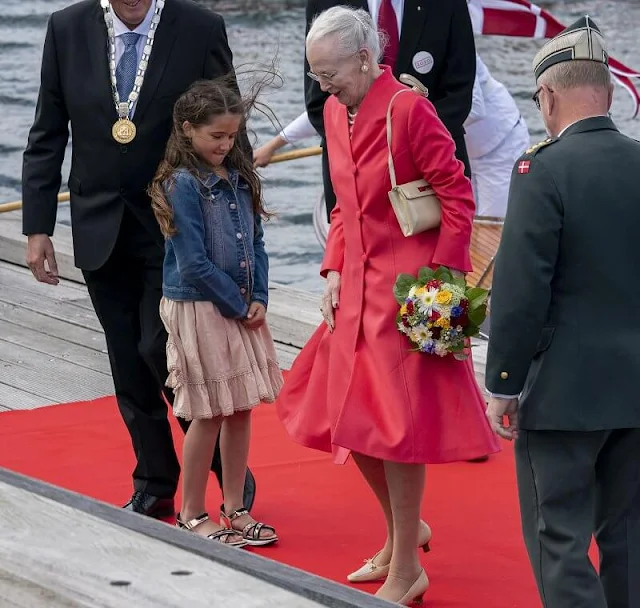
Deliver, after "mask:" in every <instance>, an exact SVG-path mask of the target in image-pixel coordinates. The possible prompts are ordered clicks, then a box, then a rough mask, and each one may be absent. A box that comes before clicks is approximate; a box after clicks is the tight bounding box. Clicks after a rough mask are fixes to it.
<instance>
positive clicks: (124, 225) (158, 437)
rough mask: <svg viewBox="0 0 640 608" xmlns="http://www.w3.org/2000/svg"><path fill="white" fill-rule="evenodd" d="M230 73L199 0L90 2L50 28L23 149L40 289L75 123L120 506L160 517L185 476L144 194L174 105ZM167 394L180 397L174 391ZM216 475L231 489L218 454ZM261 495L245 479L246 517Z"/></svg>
mask: <svg viewBox="0 0 640 608" xmlns="http://www.w3.org/2000/svg"><path fill="white" fill-rule="evenodd" d="M232 70H233V66H232V54H231V50H230V49H229V45H228V41H227V35H226V30H225V25H224V21H223V19H222V17H220V16H219V15H217V14H215V13H213V12H211V11H209V10H206V9H204V8H202V7H200V6H198V5H197V4H196V3H194V2H192V1H191V0H101V1H99V0H83V1H82V2H78V3H77V4H74V5H72V6H70V7H68V8H66V9H64V10H61V11H59V12H56V13H53V14H52V16H51V18H50V20H49V24H48V29H47V35H46V40H45V44H44V54H43V59H42V73H41V79H42V80H41V87H40V94H39V97H38V103H37V107H36V115H35V121H34V124H33V127H32V128H31V131H30V133H29V141H28V145H27V149H26V151H25V153H24V162H23V175H22V184H23V192H22V197H23V232H24V234H25V235H27V236H28V250H27V262H28V264H29V267H30V268H31V270H32V272H33V274H34V276H35V277H36V279H37V280H39V281H42V282H45V283H49V284H52V285H55V284H57V283H58V277H57V269H56V262H55V253H54V249H53V245H52V242H51V239H50V238H49V237H50V236H51V235H52V234H53V231H54V227H55V222H56V211H57V201H56V196H57V194H58V190H59V188H60V183H61V166H62V161H63V158H64V153H65V147H66V144H67V141H68V138H69V124H70V125H71V130H72V133H73V148H72V162H71V173H70V175H69V190H70V192H71V226H72V230H73V241H74V254H75V263H76V266H78V267H79V268H81V269H82V272H83V275H84V278H85V282H86V284H87V288H88V290H89V294H90V296H91V300H92V302H93V306H94V308H95V311H96V314H97V316H98V318H99V320H100V323H101V325H102V327H103V329H104V332H105V336H106V341H107V348H108V351H109V360H110V363H111V371H112V374H113V381H114V385H115V391H116V398H117V400H118V407H119V409H120V413H121V414H122V417H123V419H124V421H125V424H126V425H127V428H128V430H129V433H130V435H131V440H132V443H133V447H134V450H135V454H136V459H137V464H136V467H135V470H134V472H133V485H134V493H133V496H132V498H131V500H130V501H129V502H128V503H127V504H126V505H125V508H127V509H129V510H133V511H135V512H138V513H143V514H146V515H149V516H152V517H163V516H168V515H171V514H173V512H174V501H173V497H174V494H175V492H176V487H177V484H178V477H179V473H180V468H179V464H178V459H177V457H176V453H175V449H174V445H173V440H172V437H171V430H170V427H169V421H168V418H167V406H166V403H165V402H164V400H163V394H162V393H163V387H164V381H165V379H166V377H167V364H166V353H165V346H166V337H167V336H166V333H165V330H164V327H163V325H162V322H161V320H160V314H159V303H160V298H161V295H162V263H163V256H164V241H163V239H162V236H161V234H160V230H159V228H158V225H157V223H156V221H155V218H154V216H153V213H152V210H151V206H150V200H149V198H148V196H147V194H146V192H145V190H146V188H147V185H148V184H149V182H150V181H151V179H152V177H153V175H154V173H155V171H156V168H157V166H158V163H159V161H160V159H161V158H162V155H163V154H164V149H165V145H166V142H167V139H168V137H169V133H170V131H171V126H172V112H173V105H174V103H175V101H176V99H177V98H178V96H179V95H180V94H181V93H182V92H183V91H184V90H186V89H187V88H188V87H189V85H190V84H191V83H192V82H194V81H196V80H198V79H203V78H215V77H217V76H223V75H225V74H228V73H230V72H232ZM244 140H245V141H244V145H245V146H246V147H247V149H248V150H250V147H249V142H248V140H247V139H246V137H245V138H244ZM45 262H46V265H45ZM164 395H165V396H166V398H167V400H168V401H169V402H171V401H172V400H173V394H172V392H171V391H165V393H164ZM179 420H180V422H181V423H183V422H184V421H182V420H181V419H179ZM187 427H188V424H183V429H185V430H186V428H187ZM212 469H213V471H214V472H215V473H216V475H217V477H218V480H219V481H220V484H221V485H222V474H221V465H220V452H219V447H218V446H216V454H215V456H214V460H213V463H212ZM98 474H99V472H98ZM254 493H255V484H254V480H253V477H252V475H251V473H250V471H247V479H246V483H245V506H246V507H247V508H250V507H251V505H252V503H253V499H254Z"/></svg>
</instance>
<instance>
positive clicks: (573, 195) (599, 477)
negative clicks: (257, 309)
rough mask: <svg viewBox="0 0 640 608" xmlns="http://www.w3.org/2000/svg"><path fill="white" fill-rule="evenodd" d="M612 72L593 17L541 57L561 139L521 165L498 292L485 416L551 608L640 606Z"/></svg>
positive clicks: (629, 165) (626, 283) (634, 196)
mask: <svg viewBox="0 0 640 608" xmlns="http://www.w3.org/2000/svg"><path fill="white" fill-rule="evenodd" d="M607 63H608V54H607V50H606V47H605V41H604V37H603V36H602V34H601V32H600V30H599V29H598V27H597V25H596V24H595V23H594V22H593V20H592V19H590V18H589V17H583V18H582V19H579V20H578V21H577V22H576V23H574V24H573V25H571V26H570V27H568V28H567V29H566V30H564V31H563V32H561V33H560V34H558V36H556V37H555V38H554V39H552V40H550V41H549V42H548V43H547V44H546V45H544V46H543V47H542V49H540V51H539V52H538V54H537V55H536V57H535V59H534V62H533V67H534V72H535V76H536V81H537V82H536V87H537V89H536V92H535V94H534V100H535V102H536V104H537V105H538V108H540V109H541V111H542V117H543V119H544V122H545V125H546V127H547V130H548V132H549V134H550V135H551V138H549V139H547V140H546V141H544V142H542V143H541V144H538V145H536V146H533V147H532V148H530V149H529V150H527V152H526V153H525V154H524V156H522V157H521V158H520V159H519V160H518V161H517V163H516V165H515V168H514V171H513V175H512V180H511V189H510V192H509V205H508V210H507V216H506V219H505V224H504V231H503V234H502V239H501V242H500V249H499V251H498V255H497V258H496V267H495V273H494V277H493V288H492V295H491V300H492V302H491V308H492V311H491V312H492V314H491V339H490V341H489V352H488V356H487V370H486V379H487V388H488V389H489V390H490V391H491V392H492V393H493V396H492V398H491V400H490V402H489V407H488V409H487V416H488V418H489V420H490V422H491V424H492V426H493V428H494V429H495V431H496V432H497V433H498V434H499V435H501V436H502V437H505V438H506V439H513V438H516V444H515V453H516V469H517V476H518V490H519V494H520V510H521V514H522V527H523V533H524V538H525V543H526V546H527V550H528V552H529V557H530V560H531V564H532V567H533V570H534V573H535V576H536V580H537V583H538V588H539V591H540V596H541V599H542V603H543V605H544V606H545V608H578V606H584V607H585V608H586V607H588V608H633V607H635V606H640V578H639V577H638V574H640V400H639V399H638V378H639V377H640V357H639V356H638V336H640V319H639V318H638V316H637V314H636V309H635V306H636V305H637V304H636V303H637V302H640V283H638V281H637V280H636V278H635V277H636V273H637V272H638V267H639V266H640V247H639V246H638V225H640V194H639V193H638V172H639V171H640V143H638V142H637V141H634V140H633V139H631V138H629V137H626V136H624V135H623V134H622V133H620V132H619V131H618V130H617V128H616V126H615V125H614V123H613V122H612V120H611V119H610V118H609V117H608V112H609V108H610V107H611V100H612V97H613V84H612V83H611V76H610V73H609V69H608V67H607ZM503 416H506V417H508V419H509V421H508V423H505V422H504V420H503ZM592 535H595V539H596V542H597V545H598V549H599V552H600V568H599V571H598V572H596V570H595V568H594V567H593V566H592V565H591V563H590V561H589V557H588V552H589V546H590V544H591V538H592Z"/></svg>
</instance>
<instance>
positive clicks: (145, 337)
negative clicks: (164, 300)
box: [83, 209, 220, 498]
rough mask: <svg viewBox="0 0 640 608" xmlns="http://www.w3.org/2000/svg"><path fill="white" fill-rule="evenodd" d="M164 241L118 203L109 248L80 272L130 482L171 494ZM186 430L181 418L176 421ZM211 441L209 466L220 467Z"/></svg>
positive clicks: (174, 475) (175, 468)
mask: <svg viewBox="0 0 640 608" xmlns="http://www.w3.org/2000/svg"><path fill="white" fill-rule="evenodd" d="M163 257H164V244H163V242H162V240H161V239H160V238H159V234H158V235H156V234H152V233H151V232H150V231H149V229H148V228H145V226H143V224H142V223H140V222H139V221H138V220H137V218H136V217H135V216H134V215H133V213H132V212H131V211H129V210H128V209H125V213H124V216H123V219H122V224H121V226H120V233H119V235H118V240H117V243H116V245H115V248H114V250H113V252H112V254H111V256H110V257H109V259H108V260H107V262H106V263H105V264H104V266H102V267H101V268H99V269H98V270H91V271H83V274H84V278H85V282H86V284H87V288H88V290H89V295H90V296H91V301H92V303H93V307H94V309H95V311H96V314H97V316H98V319H99V320H100V324H101V325H102V328H103V329H104V333H105V337H106V341H107V349H108V352H109V361H110V364H111V373H112V375H113V383H114V385H115V392H116V399H117V401H118V408H119V409H120V414H121V415H122V418H123V420H124V422H125V424H126V425H127V429H128V431H129V435H130V436H131V442H132V444H133V449H134V452H135V455H136V461H137V463H136V467H135V469H134V471H133V486H134V489H136V490H141V491H143V492H147V493H149V494H152V495H154V496H158V497H161V498H169V497H173V495H174V494H175V492H176V488H177V486H178V478H179V475H180V466H179V464H178V459H177V457H176V452H175V448H174V445H173V438H172V436H171V429H170V426H169V420H168V416H167V405H166V402H165V401H164V400H163V398H162V394H163V390H164V394H165V396H166V398H167V401H169V403H172V402H173V392H172V391H171V390H170V389H165V388H164V383H165V380H166V378H167V360H166V343H167V334H166V331H165V329H164V326H163V324H162V321H161V319H160V313H159V306H160V298H161V297H162V262H163ZM179 422H180V426H181V427H182V428H183V430H185V431H186V429H187V428H188V426H189V424H188V423H187V422H186V421H184V420H182V419H179ZM219 462H220V453H219V446H218V445H216V456H214V463H212V468H215V467H216V465H217V468H218V470H220V465H219Z"/></svg>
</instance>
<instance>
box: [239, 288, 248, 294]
mask: <svg viewBox="0 0 640 608" xmlns="http://www.w3.org/2000/svg"><path fill="white" fill-rule="evenodd" d="M240 293H241V294H243V295H244V294H245V293H247V290H246V289H245V288H244V287H241V288H240Z"/></svg>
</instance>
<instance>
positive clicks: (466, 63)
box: [304, 0, 476, 214]
mask: <svg viewBox="0 0 640 608" xmlns="http://www.w3.org/2000/svg"><path fill="white" fill-rule="evenodd" d="M338 5H346V6H351V7H354V8H360V9H364V10H367V11H369V12H370V13H371V16H372V17H373V20H374V22H375V23H377V24H378V29H379V30H381V31H384V32H385V34H386V36H387V38H388V44H387V48H386V49H385V56H384V57H382V58H381V62H382V63H385V64H387V65H391V67H392V68H393V73H394V74H395V76H396V77H398V76H399V75H400V74H410V75H411V76H414V77H415V78H417V79H418V80H419V81H420V82H421V83H422V84H423V85H424V86H426V87H427V88H428V90H429V99H430V101H431V102H432V103H433V104H434V106H435V108H436V111H437V112H438V116H439V117H440V120H442V122H443V123H444V125H445V126H446V127H447V129H448V130H449V132H450V133H451V135H452V137H453V140H454V142H455V144H456V156H457V157H458V158H459V159H460V160H461V161H462V162H463V163H464V166H465V173H466V175H467V176H470V175H471V169H470V166H469V157H468V155H467V148H466V146H465V143H464V128H463V123H464V121H465V120H466V119H467V116H469V112H470V111H471V100H472V95H473V81H474V79H475V75H476V50H475V42H474V39H473V29H472V27H471V18H470V17H469V10H468V8H467V1H466V0H446V2H443V1H442V0H307V5H306V20H307V29H306V31H307V33H308V32H309V28H310V27H311V23H312V21H313V19H314V17H315V16H316V15H318V14H319V13H321V12H323V11H326V10H327V9H329V8H331V7H332V6H338ZM304 70H305V76H304V78H305V103H306V106H307V114H308V115H309V120H310V121H311V124H312V125H313V126H314V128H315V129H316V131H317V132H318V133H319V135H320V136H321V137H322V149H323V155H322V173H323V180H324V196H325V203H326V205H327V213H328V214H330V213H331V210H332V209H333V207H334V206H335V202H336V200H335V194H334V192H333V188H332V186H331V178H330V176H329V164H328V157H327V150H326V142H325V140H324V126H323V120H322V112H323V108H324V102H325V100H326V99H327V97H328V94H327V93H323V92H322V90H321V89H320V85H319V83H318V82H316V81H315V80H313V79H312V78H310V77H309V75H308V72H309V63H308V62H307V60H306V57H305V63H304Z"/></svg>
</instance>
